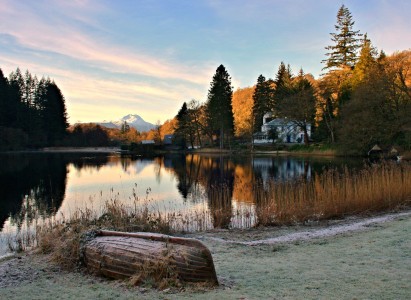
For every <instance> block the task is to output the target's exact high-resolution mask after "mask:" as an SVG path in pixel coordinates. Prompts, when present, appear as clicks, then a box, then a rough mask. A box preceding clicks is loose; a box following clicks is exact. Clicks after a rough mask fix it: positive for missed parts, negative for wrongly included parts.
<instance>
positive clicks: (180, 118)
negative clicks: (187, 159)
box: [174, 102, 189, 148]
mask: <svg viewBox="0 0 411 300" xmlns="http://www.w3.org/2000/svg"><path fill="white" fill-rule="evenodd" d="M176 119H177V127H176V129H175V131H174V134H175V140H176V143H177V144H179V145H180V146H182V147H183V148H185V147H186V143H187V130H188V126H189V124H188V123H189V115H188V109H187V103H185V102H184V103H183V105H182V106H181V108H180V110H179V111H178V113H177V116H176Z"/></svg>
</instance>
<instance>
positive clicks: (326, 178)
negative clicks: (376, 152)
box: [256, 163, 411, 226]
mask: <svg viewBox="0 0 411 300" xmlns="http://www.w3.org/2000/svg"><path fill="white" fill-rule="evenodd" d="M256 194H257V197H256V198H257V199H258V200H257V209H256V214H257V218H258V222H257V223H258V225H263V226H268V225H281V224H292V223H299V222H305V221H309V220H323V219H331V218H337V217H343V216H345V215H352V214H363V213H368V212H378V211H383V210H390V209H395V208H398V207H400V206H409V205H410V204H411V165H409V164H396V163H383V164H378V165H372V166H367V167H365V168H364V169H362V170H361V171H358V172H356V171H355V170H354V171H350V170H348V168H345V169H344V171H343V172H339V171H337V170H328V171H325V172H323V173H322V174H320V175H319V174H315V175H314V178H313V179H311V180H298V181H289V182H284V183H278V182H274V181H270V182H269V183H268V186H267V188H265V189H257V190H256Z"/></svg>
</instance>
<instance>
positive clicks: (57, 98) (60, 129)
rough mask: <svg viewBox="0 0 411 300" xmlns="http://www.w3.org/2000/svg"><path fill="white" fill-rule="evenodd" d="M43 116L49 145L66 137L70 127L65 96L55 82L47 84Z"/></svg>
mask: <svg viewBox="0 0 411 300" xmlns="http://www.w3.org/2000/svg"><path fill="white" fill-rule="evenodd" d="M43 118H44V119H43V124H44V132H45V133H46V136H47V142H48V144H49V145H53V144H55V143H56V142H57V141H59V140H60V139H62V138H63V137H64V135H65V134H66V130H67V128H68V122H67V112H66V105H65V100H64V96H63V94H62V93H61V91H60V89H59V88H58V86H57V85H56V84H55V83H54V82H47V84H46V103H45V106H44V112H43Z"/></svg>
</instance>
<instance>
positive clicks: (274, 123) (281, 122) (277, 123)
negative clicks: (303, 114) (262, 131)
mask: <svg viewBox="0 0 411 300" xmlns="http://www.w3.org/2000/svg"><path fill="white" fill-rule="evenodd" d="M289 123H290V121H289V120H287V119H274V120H271V121H270V122H267V123H265V124H263V125H268V126H284V125H288V124H289Z"/></svg>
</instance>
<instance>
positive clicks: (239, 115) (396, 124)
mask: <svg viewBox="0 0 411 300" xmlns="http://www.w3.org/2000/svg"><path fill="white" fill-rule="evenodd" d="M354 25H355V22H354V21H353V18H352V15H351V13H350V11H349V10H348V8H347V7H345V6H344V5H342V6H341V7H340V9H339V10H338V13H337V22H336V25H335V32H334V33H331V34H330V35H331V42H332V44H331V45H330V46H327V47H325V49H326V50H327V53H326V54H325V55H326V59H324V60H323V61H322V63H323V64H324V68H323V70H324V71H325V72H326V73H324V74H322V75H321V77H320V78H319V79H314V77H313V76H312V75H310V74H304V71H303V70H302V69H301V70H300V71H299V72H298V74H297V75H294V74H293V72H292V70H291V68H290V66H289V65H286V64H285V63H284V62H281V64H280V66H279V67H278V70H277V73H276V74H275V76H274V79H271V78H266V77H265V76H263V75H262V74H261V75H260V76H258V78H257V82H256V85H255V86H254V87H249V88H243V89H238V90H237V91H235V92H232V87H231V79H230V77H229V75H228V73H227V71H226V70H225V68H224V66H222V65H221V66H220V67H219V68H218V69H217V71H216V74H215V75H214V77H213V80H212V82H211V84H210V89H209V94H208V97H207V101H206V102H205V103H204V104H200V103H199V102H196V104H197V105H196V106H195V107H191V108H190V107H189V106H188V105H187V104H186V103H184V105H183V107H182V108H181V110H180V111H179V113H178V115H177V116H176V123H177V125H176V133H177V135H178V136H179V137H180V141H184V143H185V142H186V141H189V144H190V145H191V146H192V145H199V144H200V143H203V144H213V141H214V142H215V141H220V142H219V145H220V147H223V146H226V147H227V146H228V145H227V144H224V143H223V141H224V140H229V137H232V136H233V135H234V136H235V137H237V138H240V139H242V140H249V139H250V138H251V139H252V136H253V134H254V133H256V132H259V131H260V130H261V125H262V122H263V120H262V119H263V116H264V114H266V113H267V112H270V113H271V114H272V117H273V118H286V119H287V120H289V121H292V122H294V124H295V126H298V127H300V128H301V129H302V130H303V131H304V132H307V125H308V124H311V125H312V130H313V133H312V136H311V139H308V135H307V134H305V139H304V142H305V143H306V144H308V143H310V142H311V141H315V142H317V143H318V142H320V143H326V144H330V145H334V147H336V148H337V149H338V150H340V151H341V152H342V153H344V154H355V155H358V154H361V155H363V154H365V153H367V151H368V150H369V149H370V148H371V147H372V146H373V145H374V144H379V145H380V146H387V147H388V146H392V145H396V146H400V148H401V147H402V148H404V149H405V150H411V51H410V50H407V51H402V52H396V53H394V54H392V55H389V56H387V55H386V54H385V53H384V52H383V51H380V52H378V51H377V49H376V48H375V47H374V46H373V45H372V43H371V40H370V39H369V38H368V36H367V34H361V33H360V31H359V30H355V29H354ZM193 116H195V118H194V117H193ZM233 125H234V126H233Z"/></svg>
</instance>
